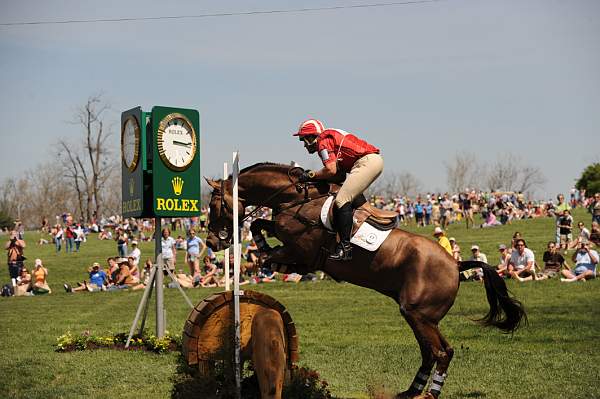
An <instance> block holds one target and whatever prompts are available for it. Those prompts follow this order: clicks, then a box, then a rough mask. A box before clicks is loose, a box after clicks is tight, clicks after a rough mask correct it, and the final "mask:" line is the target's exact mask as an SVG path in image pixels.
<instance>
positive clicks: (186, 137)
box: [156, 113, 196, 171]
mask: <svg viewBox="0 0 600 399" xmlns="http://www.w3.org/2000/svg"><path fill="white" fill-rule="evenodd" d="M156 141H157V145H158V154H159V155H160V158H161V159H162V160H163V162H164V163H165V165H167V167H168V168H169V169H172V170H177V171H181V170H184V169H186V168H187V167H188V166H190V164H191V163H192V161H193V160H194V156H195V155H196V132H195V131H194V127H193V126H192V124H191V122H190V120H189V119H188V118H187V117H185V116H184V115H182V114H179V113H173V114H169V115H167V116H166V117H165V118H164V119H163V120H162V121H160V124H159V126H158V136H157V138H156Z"/></svg>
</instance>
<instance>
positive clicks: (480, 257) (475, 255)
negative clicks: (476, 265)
mask: <svg viewBox="0 0 600 399" xmlns="http://www.w3.org/2000/svg"><path fill="white" fill-rule="evenodd" d="M469 260H475V261H479V262H483V263H487V256H486V255H485V254H484V253H483V252H481V251H480V250H479V245H471V257H470V258H469Z"/></svg>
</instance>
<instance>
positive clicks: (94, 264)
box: [92, 262, 100, 267]
mask: <svg viewBox="0 0 600 399" xmlns="http://www.w3.org/2000/svg"><path fill="white" fill-rule="evenodd" d="M92 267H100V263H98V262H94V263H93V264H92Z"/></svg>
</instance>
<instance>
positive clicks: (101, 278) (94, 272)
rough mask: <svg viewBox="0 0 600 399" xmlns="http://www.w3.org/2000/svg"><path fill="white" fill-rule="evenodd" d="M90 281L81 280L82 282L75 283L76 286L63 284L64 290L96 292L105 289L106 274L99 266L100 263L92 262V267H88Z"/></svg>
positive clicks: (106, 282)
mask: <svg viewBox="0 0 600 399" xmlns="http://www.w3.org/2000/svg"><path fill="white" fill-rule="evenodd" d="M88 273H89V278H90V282H89V283H88V282H87V281H86V280H83V282H82V283H77V285H78V286H77V287H74V288H73V287H71V286H70V285H69V284H66V283H65V284H63V287H65V291H67V292H81V291H89V292H97V291H106V285H107V284H108V275H107V274H106V272H105V271H104V270H102V269H101V268H100V263H98V262H94V264H93V265H92V267H90V268H89V269H88Z"/></svg>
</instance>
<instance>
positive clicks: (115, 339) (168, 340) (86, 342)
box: [55, 331, 181, 353]
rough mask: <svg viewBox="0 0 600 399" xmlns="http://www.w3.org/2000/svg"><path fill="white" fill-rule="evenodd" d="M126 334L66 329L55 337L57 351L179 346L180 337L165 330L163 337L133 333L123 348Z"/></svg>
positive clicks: (156, 350)
mask: <svg viewBox="0 0 600 399" xmlns="http://www.w3.org/2000/svg"><path fill="white" fill-rule="evenodd" d="M127 337H128V334H126V333H118V334H114V335H105V336H100V335H92V334H91V333H90V332H89V331H84V332H83V333H81V334H72V333H71V332H70V331H67V332H66V333H65V334H63V335H61V336H60V337H58V338H57V339H56V345H55V347H56V351H57V352H72V351H83V350H90V349H100V348H110V349H120V350H145V351H148V352H154V353H165V352H169V351H177V350H179V349H180V348H181V337H180V336H176V335H171V334H169V332H166V334H165V336H164V337H163V338H158V337H156V336H154V335H141V336H140V335H134V336H133V337H132V338H131V342H130V343H129V347H128V348H125V344H126V343H127Z"/></svg>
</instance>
